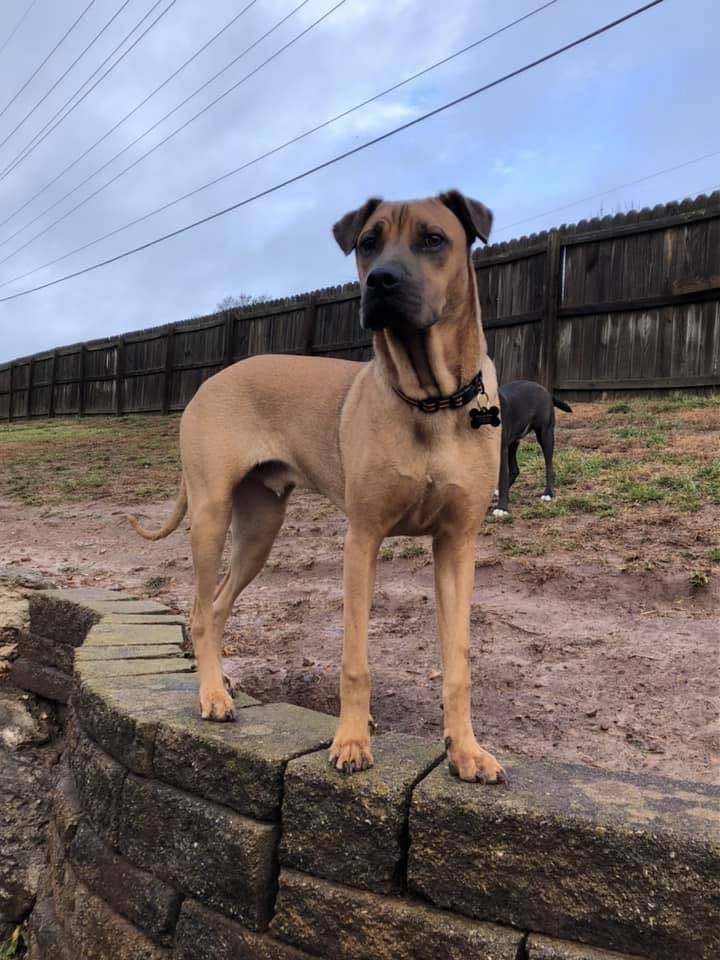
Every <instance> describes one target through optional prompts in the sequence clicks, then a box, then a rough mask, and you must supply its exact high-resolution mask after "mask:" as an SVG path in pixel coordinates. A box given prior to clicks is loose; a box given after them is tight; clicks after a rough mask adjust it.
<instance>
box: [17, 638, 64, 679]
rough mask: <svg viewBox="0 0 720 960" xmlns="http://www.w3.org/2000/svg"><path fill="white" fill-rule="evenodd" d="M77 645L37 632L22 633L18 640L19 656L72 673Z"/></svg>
mask: <svg viewBox="0 0 720 960" xmlns="http://www.w3.org/2000/svg"><path fill="white" fill-rule="evenodd" d="M75 649H76V648H75V647H73V646H72V645H71V644H69V643H61V642H60V641H59V640H48V639H47V638H45V637H39V636H38V635H37V634H35V633H22V634H20V639H19V640H18V656H19V657H25V659H26V660H32V661H34V662H35V663H41V664H43V665H44V666H46V667H55V668H56V669H57V670H62V671H63V673H67V674H71V673H72V672H73V667H74V664H75Z"/></svg>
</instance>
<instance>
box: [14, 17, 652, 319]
mask: <svg viewBox="0 0 720 960" xmlns="http://www.w3.org/2000/svg"><path fill="white" fill-rule="evenodd" d="M664 2H665V0H651V2H650V3H646V4H644V5H643V6H641V7H637V8H636V9H635V10H632V11H631V12H630V13H626V14H625V15H624V16H622V17H618V18H617V19H616V20H612V21H610V22H609V23H606V24H605V25H604V26H602V27H598V28H597V29H596V30H593V31H591V32H590V33H586V34H585V35H584V36H582V37H579V38H578V39H577V40H573V41H571V42H570V43H566V44H564V45H563V46H562V47H558V48H557V49H556V50H553V51H552V52H551V53H546V54H545V55H544V56H542V57H538V58H537V59H536V60H533V61H531V62H530V63H527V64H525V65H524V66H522V67H518V68H517V69H516V70H512V71H511V72H510V73H506V74H505V75H504V76H502V77H499V78H498V79H496V80H492V81H491V82H490V83H486V84H484V85H483V86H481V87H477V88H476V89H474V90H471V91H469V92H468V93H465V94H463V95H462V96H460V97H456V98H455V99H454V100H450V101H448V102H447V103H444V104H442V105H441V106H439V107H435V108H434V109H433V110H429V111H427V113H424V114H421V115H420V116H419V117H415V118H414V119H413V120H409V121H407V123H403V124H401V125H400V126H398V127H394V128H393V129H392V130H388V131H387V132H385V133H383V134H380V135H379V136H377V137H373V138H372V139H370V140H366V141H365V142H364V143H361V144H359V145H358V146H356V147H352V148H351V149H349V150H345V151H344V152H343V153H339V154H337V155H336V156H334V157H331V158H330V159H329V160H325V161H323V163H319V164H316V165H315V166H314V167H310V168H309V169H307V170H304V171H303V172H302V173H298V174H296V175H295V176H293V177H288V178H287V179H286V180H282V181H281V182H280V183H276V184H274V185H273V186H271V187H268V188H267V189H265V190H261V191H260V192H259V193H256V194H253V195H252V196H250V197H245V198H244V199H243V200H239V201H238V202H237V203H233V204H231V205H230V206H229V207H224V208H223V209H222V210H216V211H215V212H214V213H211V214H208V215H207V216H206V217H202V218H201V219H200V220H194V221H193V222H192V223H188V224H185V226H183V227H179V228H178V229H177V230H172V231H171V232H170V233H166V234H164V235H162V236H160V237H155V238H154V239H153V240H148V241H146V242H145V243H143V244H140V245H139V246H137V247H133V248H132V249H130V250H125V251H123V252H122V253H118V254H116V255H115V256H113V257H108V258H107V259H106V260H101V261H98V262H97V263H93V264H90V265H89V266H87V267H83V268H82V269H80V270H76V271H74V272H73V273H68V274H66V275H65V276H62V277H56V278H55V279H54V280H49V281H48V282H47V283H43V284H39V285H38V286H36V287H29V288H28V289H27V290H21V291H19V292H18V293H12V294H8V296H5V297H1V298H0V303H6V302H8V301H9V300H16V299H17V298H18V297H23V296H27V295H28V294H30V293H36V292H37V291H39V290H45V289H47V288H48V287H53V286H56V285H57V284H59V283H64V282H65V281H67V280H73V279H75V277H79V276H83V275H84V274H86V273H90V272H92V271H94V270H98V269H100V267H106V266H109V265H110V264H111V263H117V262H118V261H119V260H123V259H125V258H126V257H129V256H132V255H133V254H135V253H140V252H142V251H143V250H148V249H149V248H150V247H154V246H157V245H158V244H160V243H164V242H165V241H166V240H170V239H172V238H173V237H178V236H180V235H181V234H183V233H187V232H188V231H189V230H193V229H195V227H199V226H202V225H203V224H205V223H210V222H211V221H212V220H217V219H218V218H220V217H223V216H225V215H226V214H228V213H232V212H233V211H234V210H239V209H240V208H241V207H245V206H247V205H248V204H250V203H253V202H254V201H255V200H260V199H262V198H263V197H267V196H270V195H271V194H273V193H276V192H277V191H278V190H282V189H284V188H285V187H288V186H291V185H292V184H294V183H298V182H299V181H300V180H304V179H305V178H306V177H309V176H311V175H312V174H315V173H318V172H319V171H321V170H326V169H327V168H328V167H331V166H333V165H334V164H336V163H339V162H340V161H342V160H346V159H347V158H348V157H352V156H355V155H356V154H358V153H360V152H361V151H363V150H367V149H368V147H372V146H375V145H376V144H378V143H382V142H383V141H385V140H389V139H390V138H391V137H394V136H396V135H397V134H398V133H402V132H404V131H405V130H409V129H411V128H412V127H416V126H417V125H418V124H420V123H424V122H425V121H426V120H429V119H430V118H431V117H436V116H438V115H439V114H441V113H444V112H445V111H446V110H450V109H452V108H453V107H456V106H458V105H459V104H461V103H466V102H467V101H468V100H471V99H472V98H473V97H476V96H478V95H479V94H481V93H485V92H486V91H487V90H491V89H493V88H494V87H497V86H499V85H500V84H502V83H505V82H507V81H508V80H511V79H513V78H514V77H518V76H520V75H521V74H524V73H527V72H528V71H529V70H533V69H534V68H535V67H538V66H540V65H541V64H543V63H547V62H548V61H549V60H553V59H555V57H558V56H560V55H561V54H563V53H567V51H568V50H573V49H574V48H575V47H579V46H580V45H581V44H583V43H587V42H588V41H589V40H592V39H594V38H595V37H598V36H600V35H601V34H604V33H607V32H608V31H609V30H612V29H614V28H615V27H618V26H620V24H622V23H626V22H627V21H629V20H632V19H634V18H635V17H637V16H639V15H640V14H642V13H645V12H646V11H647V10H650V9H652V8H653V7H657V6H659V5H660V4H661V3H664ZM7 282H8V283H9V282H12V281H7Z"/></svg>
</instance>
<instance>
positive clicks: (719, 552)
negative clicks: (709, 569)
mask: <svg viewBox="0 0 720 960" xmlns="http://www.w3.org/2000/svg"><path fill="white" fill-rule="evenodd" d="M708 560H709V561H710V563H720V547H711V548H710V550H708Z"/></svg>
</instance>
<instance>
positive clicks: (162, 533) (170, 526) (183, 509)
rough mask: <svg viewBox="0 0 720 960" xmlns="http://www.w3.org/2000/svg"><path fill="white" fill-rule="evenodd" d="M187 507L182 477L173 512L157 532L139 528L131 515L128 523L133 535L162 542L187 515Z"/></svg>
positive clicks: (137, 522)
mask: <svg viewBox="0 0 720 960" xmlns="http://www.w3.org/2000/svg"><path fill="white" fill-rule="evenodd" d="M187 506H188V502H187V491H186V490H185V477H183V478H182V480H181V481H180V489H179V490H178V493H177V497H176V499H175V507H174V508H173V512H172V513H171V514H170V517H169V518H168V520H167V521H166V522H165V523H164V524H163V525H162V526H161V527H160V529H159V530H146V529H145V527H141V526H140V521H139V520H138V518H137V517H133V516H132V515H131V514H128V515H127V519H128V523H129V524H130V526H131V527H132V528H133V530H134V531H135V533H139V534H140V536H141V537H145V539H146V540H162V538H163V537H167V536H169V535H170V534H171V533H172V532H173V530H175V529H177V527H178V526H179V524H180V521H181V520H182V518H183V517H184V516H185V514H186V513H187Z"/></svg>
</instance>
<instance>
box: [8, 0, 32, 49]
mask: <svg viewBox="0 0 720 960" xmlns="http://www.w3.org/2000/svg"><path fill="white" fill-rule="evenodd" d="M36 3H37V0H31V2H30V6H29V7H28V8H27V9H26V10H25V13H24V14H23V15H22V16H21V17H20V19H19V20H18V22H17V23H16V24H15V26H14V27H13V28H12V30H11V31H10V33H9V34H8V36H7V37H6V38H5V40H4V41H3V45H2V46H1V47H0V53H2V52H3V50H4V49H5V47H6V46H7V45H8V44H9V43H10V41H11V40H12V38H13V37H14V36H15V34H16V33H17V32H18V30H19V29H20V27H21V26H22V25H23V23H24V22H25V18H26V17H27V15H28V14H29V13H30V11H31V10H32V8H33V7H34V6H35V4H36Z"/></svg>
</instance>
